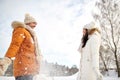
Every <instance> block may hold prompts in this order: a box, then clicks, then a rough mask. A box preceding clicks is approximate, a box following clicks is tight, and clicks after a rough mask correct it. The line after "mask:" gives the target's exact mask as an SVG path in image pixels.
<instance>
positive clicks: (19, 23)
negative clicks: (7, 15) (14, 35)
mask: <svg viewBox="0 0 120 80" xmlns="http://www.w3.org/2000/svg"><path fill="white" fill-rule="evenodd" d="M11 26H12V28H13V29H14V28H17V27H24V28H26V25H25V24H24V23H23V22H20V21H13V22H12V24H11Z"/></svg>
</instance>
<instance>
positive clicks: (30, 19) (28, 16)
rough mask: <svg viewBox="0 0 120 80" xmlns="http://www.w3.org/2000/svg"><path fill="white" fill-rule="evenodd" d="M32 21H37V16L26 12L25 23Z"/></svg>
mask: <svg viewBox="0 0 120 80" xmlns="http://www.w3.org/2000/svg"><path fill="white" fill-rule="evenodd" d="M31 22H36V20H35V18H33V17H32V16H31V15H30V14H25V19H24V23H25V24H27V23H31ZM36 23H37V22H36Z"/></svg>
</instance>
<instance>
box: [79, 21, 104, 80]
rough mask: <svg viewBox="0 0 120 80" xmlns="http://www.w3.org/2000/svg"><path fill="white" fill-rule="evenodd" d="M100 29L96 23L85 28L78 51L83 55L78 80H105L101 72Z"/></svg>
mask: <svg viewBox="0 0 120 80" xmlns="http://www.w3.org/2000/svg"><path fill="white" fill-rule="evenodd" d="M100 41H101V36H100V28H98V26H96V24H95V23H94V22H91V23H89V24H87V25H85V26H84V28H83V37H82V40H81V44H80V46H79V48H78V51H79V52H80V53H81V60H80V70H79V75H78V77H77V80H103V76H102V74H101V73H100V71H99V48H100Z"/></svg>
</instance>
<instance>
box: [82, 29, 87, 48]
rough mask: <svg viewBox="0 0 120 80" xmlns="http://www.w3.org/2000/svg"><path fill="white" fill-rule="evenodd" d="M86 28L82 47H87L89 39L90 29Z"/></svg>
mask: <svg viewBox="0 0 120 80" xmlns="http://www.w3.org/2000/svg"><path fill="white" fill-rule="evenodd" d="M85 30H86V33H85V35H83V37H82V44H83V45H82V48H84V47H85V45H86V43H87V40H88V30H87V29H85Z"/></svg>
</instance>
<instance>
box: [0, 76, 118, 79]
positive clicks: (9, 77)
mask: <svg viewBox="0 0 120 80" xmlns="http://www.w3.org/2000/svg"><path fill="white" fill-rule="evenodd" d="M0 80H15V79H14V77H0ZM37 80H76V77H72V76H70V77H53V78H44V79H40V78H39V79H37ZM104 80H120V78H117V77H104Z"/></svg>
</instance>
